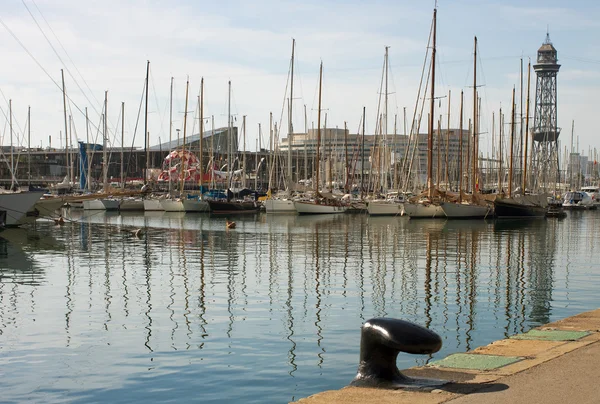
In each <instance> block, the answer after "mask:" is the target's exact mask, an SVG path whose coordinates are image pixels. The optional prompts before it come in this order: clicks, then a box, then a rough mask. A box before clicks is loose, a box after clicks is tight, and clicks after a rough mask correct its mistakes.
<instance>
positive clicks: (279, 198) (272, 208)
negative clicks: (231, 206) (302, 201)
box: [264, 39, 296, 213]
mask: <svg viewBox="0 0 600 404" xmlns="http://www.w3.org/2000/svg"><path fill="white" fill-rule="evenodd" d="M295 45H296V40H295V39H292V60H291V68H290V69H291V71H290V99H289V103H288V104H289V113H288V119H289V122H288V159H287V172H288V175H287V179H286V184H287V185H288V186H287V188H288V189H287V191H286V192H285V193H283V194H281V195H275V196H272V197H269V198H268V199H267V200H266V201H265V202H264V205H265V211H266V212H267V213H296V207H295V205H294V201H293V200H292V199H291V195H290V192H291V185H292V184H293V179H292V140H293V133H292V132H293V130H294V128H293V125H292V111H293V109H292V104H293V100H294V48H295Z"/></svg>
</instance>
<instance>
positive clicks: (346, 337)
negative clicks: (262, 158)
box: [0, 212, 600, 402]
mask: <svg viewBox="0 0 600 404" xmlns="http://www.w3.org/2000/svg"><path fill="white" fill-rule="evenodd" d="M159 213H160V212H159ZM72 218H73V220H75V222H74V223H69V224H67V225H65V226H62V227H60V228H55V227H53V226H50V225H48V226H46V227H44V226H39V227H38V229H36V230H35V231H33V233H29V235H28V233H16V234H17V236H18V237H16V240H21V242H18V243H17V242H16V241H6V240H3V239H2V238H0V262H1V263H2V269H0V331H1V336H2V338H3V339H8V341H9V344H8V345H6V344H5V345H6V346H10V347H11V348H10V350H9V351H10V355H16V356H24V355H25V352H26V351H27V350H28V349H30V348H31V347H42V346H43V347H46V350H45V351H44V352H45V354H46V355H47V357H46V358H45V360H44V363H43V366H41V367H40V366H38V365H34V363H33V361H30V360H22V361H18V363H17V362H13V361H11V360H10V359H7V358H2V357H1V356H0V366H2V368H6V369H8V371H7V374H9V375H11V376H9V377H7V378H5V379H4V380H1V381H0V388H2V390H3V391H7V392H9V393H8V397H7V399H8V400H15V401H18V400H24V399H30V400H32V399H33V400H35V399H36V398H39V397H38V396H36V395H35V394H34V393H31V391H32V387H31V385H30V386H28V387H27V385H24V386H21V385H19V383H22V380H23V379H19V375H24V374H31V375H34V376H35V377H36V380H39V382H38V383H39V385H41V386H43V389H44V394H45V396H44V397H45V398H46V400H45V401H58V400H60V399H61V398H62V397H64V396H65V394H68V395H70V396H71V397H79V398H82V397H85V398H86V399H88V400H91V401H100V400H107V401H108V400H110V401H139V400H141V399H143V398H145V397H147V396H146V395H147V394H148V390H149V389H150V390H152V391H153V395H152V396H151V398H152V399H154V400H163V399H171V398H172V397H173V396H172V394H173V392H174V391H177V394H178V395H177V397H185V398H187V397H189V398H191V397H196V395H195V394H197V391H198V390H202V392H203V393H204V394H205V395H206V396H203V398H202V401H204V402H211V401H213V402H217V401H223V400H224V399H225V400H226V401H240V400H243V401H246V402H264V401H265V400H266V401H277V402H283V401H286V400H287V401H289V400H291V397H293V396H295V397H298V396H306V395H309V394H312V393H314V392H317V391H320V390H324V389H328V388H339V387H341V386H343V385H345V384H347V382H348V381H349V380H351V378H352V376H353V372H354V371H355V369H356V361H357V360H358V350H359V337H360V335H359V329H360V326H361V324H362V323H363V322H364V321H365V320H366V319H368V318H372V317H376V316H391V317H397V318H403V319H406V320H409V321H415V322H417V323H420V324H423V325H425V326H428V327H431V328H432V329H434V330H436V331H437V332H438V333H440V334H441V335H442V336H443V338H444V346H443V349H442V351H441V352H440V353H438V354H436V355H435V357H440V356H444V355H446V354H448V353H451V352H456V351H465V350H469V349H472V348H474V347H476V346H479V345H483V344H486V343H488V342H490V341H493V340H496V339H500V338H503V337H504V336H506V335H510V334H514V333H517V332H522V331H525V330H527V329H529V328H530V327H532V326H535V325H539V324H542V323H546V322H549V321H551V320H552V319H553V318H554V317H553V316H556V314H555V312H556V310H557V307H558V308H559V309H560V310H562V311H561V312H560V313H561V314H564V312H565V311H564V310H567V308H568V307H570V305H571V304H573V302H574V301H575V300H577V299H579V300H577V305H576V307H578V308H581V307H582V305H585V304H587V305H590V307H595V306H597V304H598V303H599V301H598V299H597V298H596V297H595V293H594V294H593V296H591V298H590V296H589V295H585V297H582V298H580V297H579V294H576V293H571V289H572V287H574V286H573V285H577V287H579V288H580V287H582V285H589V287H592V286H593V287H598V286H600V285H598V283H600V281H598V280H594V279H592V281H588V283H587V284H586V283H585V282H581V279H582V276H584V275H585V276H588V275H586V274H587V272H582V271H583V269H582V268H584V269H585V267H584V266H582V262H581V261H582V260H586V261H587V262H596V261H597V260H598V251H597V248H596V249H593V248H591V247H590V245H591V241H589V239H591V237H592V235H593V232H592V231H590V230H589V228H591V227H592V226H594V225H598V219H597V218H596V216H589V215H588V216H585V218H583V217H582V218H581V219H578V218H576V217H569V218H567V219H566V220H564V221H561V222H558V221H536V222H535V223H533V222H531V223H528V224H527V225H523V224H522V223H509V222H506V221H504V222H502V223H500V222H487V221H447V222H446V221H439V220H423V221H416V220H412V221H411V220H408V219H406V218H391V219H390V218H372V217H367V216H364V215H331V216H329V215H327V216H320V217H314V218H311V217H300V216H277V215H275V216H273V215H268V216H267V215H257V216H251V217H250V216H249V217H241V218H239V219H236V222H237V228H236V229H234V230H227V229H226V226H225V218H213V217H209V216H206V215H193V216H186V215H185V214H180V213H175V214H165V213H162V214H159V215H148V214H137V215H136V214H127V215H118V214H117V215H115V214H108V215H106V214H93V215H86V214H83V213H79V216H78V217H76V216H74V215H73V216H72ZM588 226H589V227H588ZM135 228H142V229H145V233H144V235H143V236H142V237H135V236H133V235H132V233H131V232H123V231H121V230H122V229H135ZM5 233H6V232H5ZM7 234H8V235H9V236H10V233H7ZM49 234H51V235H52V236H53V237H52V238H50V239H49V240H47V241H42V240H45V239H46V236H47V235H49ZM3 235H4V233H2V234H0V236H3ZM15 243H16V244H15ZM578 243H579V244H578ZM44 245H45V246H46V247H44ZM582 257H583V258H582ZM18 262H19V263H20V264H19V265H20V266H19V265H17V263H18ZM564 268H566V271H565V270H564ZM565 296H566V297H565ZM557 299H558V300H557ZM594 299H595V300H594ZM578 310H579V309H578ZM25 313H27V314H25ZM29 319H36V321H35V322H33V321H30V320H29ZM49 334H50V335H52V338H50V339H49V340H48V338H45V337H44V336H47V335H49ZM21 341H23V342H21ZM76 353H77V354H79V353H85V354H84V355H78V356H77V357H78V358H79V359H77V361H74V362H72V363H69V364H68V365H67V364H65V363H64V360H62V359H61V358H64V357H65V355H74V354H76ZM430 359H431V357H428V358H422V357H421V358H417V359H416V361H415V359H413V358H400V359H399V360H400V361H401V362H400V363H399V365H400V366H401V367H408V366H412V365H414V364H423V363H425V362H427V361H429V360H430ZM257 369H260V372H259V371H257ZM55 375H61V377H60V378H58V377H56V376H55ZM66 380H76V381H79V382H81V383H79V384H76V385H73V384H71V383H67V382H66ZM182 380H183V381H185V383H182ZM231 383H234V384H235V385H236V386H237V387H236V389H233V390H234V391H233V390H232V389H224V388H223V386H224V385H225V384H227V385H231ZM182 384H183V385H184V387H181V386H182ZM90 385H102V386H115V387H114V388H111V389H110V390H102V389H99V390H93V389H91V388H88V387H84V386H90ZM230 390H232V391H230ZM90 394H91V396H90ZM223 395H225V397H224V396H223Z"/></svg>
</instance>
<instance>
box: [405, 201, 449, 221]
mask: <svg viewBox="0 0 600 404" xmlns="http://www.w3.org/2000/svg"><path fill="white" fill-rule="evenodd" d="M404 213H405V214H406V215H407V216H408V217H410V218H411V219H438V218H445V217H446V214H445V213H444V210H443V209H442V207H441V206H440V205H434V204H432V203H431V204H428V205H425V204H422V203H405V204H404Z"/></svg>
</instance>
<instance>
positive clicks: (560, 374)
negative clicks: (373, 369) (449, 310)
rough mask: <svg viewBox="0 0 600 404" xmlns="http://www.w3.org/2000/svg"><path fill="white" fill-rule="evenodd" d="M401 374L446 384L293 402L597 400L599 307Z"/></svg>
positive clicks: (351, 391) (347, 391) (349, 391)
mask: <svg viewBox="0 0 600 404" xmlns="http://www.w3.org/2000/svg"><path fill="white" fill-rule="evenodd" d="M402 373H404V374H406V375H409V376H414V377H417V376H418V377H428V378H436V379H442V380H449V381H450V383H448V384H446V385H445V386H443V387H441V388H439V389H435V390H432V391H407V390H383V389H371V388H358V387H346V388H343V389H340V390H334V391H326V392H323V393H319V394H315V395H313V396H310V397H307V398H304V399H301V400H299V401H298V403H300V404H325V403H327V404H331V403H350V404H353V403H364V404H370V403H373V404H387V403H390V404H391V403H412V404H438V403H450V404H475V403H477V404H495V403H498V404H500V403H502V404H504V403H513V404H518V403H528V404H529V403H544V404H553V403H556V404H559V403H560V404H563V403H584V404H585V403H600V388H598V384H599V381H600V309H599V310H594V311H591V312H586V313H582V314H580V315H577V316H574V317H569V318H566V319H564V320H560V321H557V322H555V323H551V324H547V325H545V326H542V327H538V328H536V329H534V330H531V331H530V332H528V333H525V334H520V335H516V336H513V337H511V338H509V339H505V340H500V341H496V342H494V343H491V344H489V345H487V346H484V347H479V348H477V349H475V350H473V351H471V352H468V353H464V354H454V355H450V356H448V357H447V358H444V359H442V360H439V361H436V362H434V363H432V364H430V365H428V366H425V367H418V368H411V369H407V370H403V371H402Z"/></svg>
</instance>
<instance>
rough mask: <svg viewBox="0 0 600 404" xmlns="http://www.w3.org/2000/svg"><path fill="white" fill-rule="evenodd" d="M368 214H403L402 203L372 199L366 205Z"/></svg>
mask: <svg viewBox="0 0 600 404" xmlns="http://www.w3.org/2000/svg"><path fill="white" fill-rule="evenodd" d="M367 211H368V212H369V215H370V216H403V215H404V204H403V203H399V202H384V201H372V202H369V204H368V205H367Z"/></svg>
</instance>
